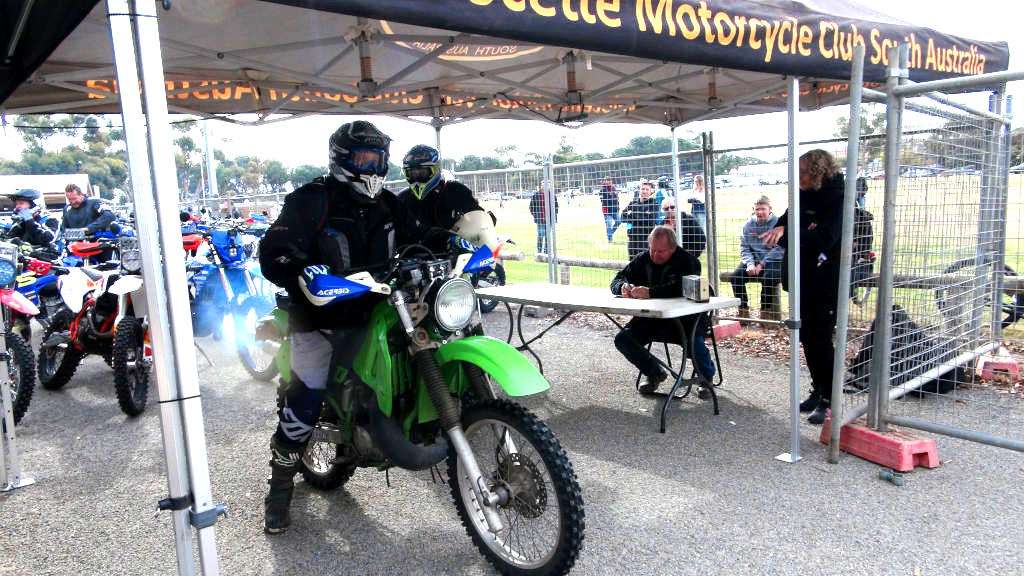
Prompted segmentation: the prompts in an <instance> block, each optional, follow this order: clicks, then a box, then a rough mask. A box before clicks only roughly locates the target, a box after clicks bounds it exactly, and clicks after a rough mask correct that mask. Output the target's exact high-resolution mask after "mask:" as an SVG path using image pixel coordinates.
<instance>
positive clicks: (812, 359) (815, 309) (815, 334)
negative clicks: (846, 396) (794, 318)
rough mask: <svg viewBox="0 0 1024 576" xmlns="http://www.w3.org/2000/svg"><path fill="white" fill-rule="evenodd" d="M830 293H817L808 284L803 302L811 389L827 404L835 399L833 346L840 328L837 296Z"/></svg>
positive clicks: (802, 330)
mask: <svg viewBox="0 0 1024 576" xmlns="http://www.w3.org/2000/svg"><path fill="white" fill-rule="evenodd" d="M823 292H825V293H823ZM827 292H830V291H829V290H821V291H817V292H816V291H815V287H814V286H813V285H805V286H804V289H803V293H802V294H801V296H802V297H803V299H802V300H801V302H800V304H801V305H800V323H801V325H800V343H801V344H803V347H804V357H805V358H806V359H807V369H808V371H810V373H811V387H812V388H813V389H814V391H815V392H817V393H818V395H819V396H821V397H822V398H823V399H824V400H825V401H826V402H828V401H829V400H830V399H831V398H832V362H833V361H834V359H835V355H836V349H835V345H834V344H833V343H832V338H833V334H834V333H835V329H836V311H835V308H836V294H835V293H834V292H833V293H827Z"/></svg>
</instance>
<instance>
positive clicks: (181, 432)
mask: <svg viewBox="0 0 1024 576" xmlns="http://www.w3.org/2000/svg"><path fill="white" fill-rule="evenodd" d="M132 8H134V9H136V10H137V12H135V13H133V11H132ZM107 12H108V14H109V16H108V17H109V19H110V32H111V41H112V44H113V47H114V59H115V64H116V67H117V76H118V83H119V85H120V87H121V102H122V104H121V105H122V118H123V121H124V126H125V141H126V144H127V150H128V154H129V160H130V169H131V178H132V193H133V195H134V198H133V200H134V203H135V211H136V218H137V222H138V234H139V239H140V243H139V244H140V250H141V253H142V263H143V280H144V282H145V292H146V303H147V308H148V311H149V318H148V322H149V334H150V338H151V340H152V342H153V349H154V354H153V361H154V365H153V367H154V374H155V376H156V383H157V393H158V397H159V399H160V419H161V426H162V429H163V437H164V452H165V455H166V459H167V477H168V489H169V491H170V497H171V498H170V501H169V503H170V504H171V505H172V506H171V507H172V509H174V512H173V519H174V520H173V523H174V533H175V548H176V551H177V559H178V573H179V574H181V575H189V574H194V573H195V566H194V560H193V551H192V534H191V533H190V531H189V528H188V525H189V524H192V525H193V526H196V528H197V529H198V539H197V540H198V543H199V558H200V562H201V566H202V570H203V573H204V574H206V575H216V574H219V568H218V564H217V551H216V542H215V540H214V532H213V522H215V521H216V517H217V515H218V513H219V512H220V511H221V508H220V507H219V506H218V505H215V504H214V503H213V501H212V495H211V492H210V478H209V472H208V469H207V463H206V439H205V433H204V431H203V424H202V407H201V404H200V401H199V389H198V374H197V372H196V360H195V351H194V349H193V347H192V346H193V342H192V324H191V315H190V312H189V304H188V297H187V293H186V291H185V286H186V282H185V270H184V266H183V265H182V264H183V262H184V250H183V249H182V247H181V236H180V229H179V226H178V224H179V221H178V214H177V212H178V210H177V197H178V192H177V179H176V177H175V169H174V160H173V158H174V157H173V155H172V152H171V151H172V148H171V134H170V130H169V127H168V118H167V101H166V96H165V93H164V77H163V65H162V62H161V60H160V40H159V33H158V30H157V21H156V7H155V4H154V3H153V2H152V1H150V0H142V1H141V2H133V3H131V4H129V2H128V0H107ZM133 20H134V24H135V28H134V30H133V28H132V24H133ZM136 46H138V51H139V52H138V54H137V55H136V52H135V47H136ZM137 65H138V67H139V68H140V69H141V72H142V84H143V89H144V92H145V104H146V111H147V116H146V117H145V118H144V117H143V114H142V102H141V99H140V96H139V90H138V88H137V87H138V86H139V82H138V81H139V77H138V72H137V70H136V66H137ZM147 136H148V141H147ZM154 185H155V187H154ZM165 502H167V501H165ZM190 508H191V509H190Z"/></svg>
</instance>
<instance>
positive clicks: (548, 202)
mask: <svg viewBox="0 0 1024 576" xmlns="http://www.w3.org/2000/svg"><path fill="white" fill-rule="evenodd" d="M557 202H558V199H557V198H555V167H554V164H553V163H552V159H551V156H548V158H547V160H546V161H545V162H544V223H545V224H546V225H545V227H544V230H545V236H546V238H545V242H546V244H547V257H548V282H550V283H552V284H558V250H557V249H556V248H555V226H557V225H558V222H557V217H556V216H555V212H556V210H555V206H556V203H557Z"/></svg>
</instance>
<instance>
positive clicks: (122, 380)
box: [111, 316, 150, 416]
mask: <svg viewBox="0 0 1024 576" xmlns="http://www.w3.org/2000/svg"><path fill="white" fill-rule="evenodd" d="M143 332H144V330H143V327H142V322H140V321H139V319H138V318H134V317H132V316H127V317H125V318H124V319H122V320H121V321H120V322H119V323H118V324H117V336H115V337H114V348H113V353H112V354H111V366H112V367H113V368H114V391H115V392H116V393H117V404H118V405H119V406H120V407H121V411H122V412H124V413H125V414H127V415H129V416H138V415H139V414H142V413H143V412H144V411H145V410H146V398H147V397H148V396H149V372H150V370H149V363H148V362H147V361H146V358H145V348H144V347H145V344H144V342H143V336H144V334H143Z"/></svg>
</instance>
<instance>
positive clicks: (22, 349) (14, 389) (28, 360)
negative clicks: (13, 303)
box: [0, 332, 36, 424]
mask: <svg viewBox="0 0 1024 576" xmlns="http://www.w3.org/2000/svg"><path fill="white" fill-rule="evenodd" d="M6 341H7V352H9V353H10V355H11V358H10V360H8V361H7V376H8V378H9V380H8V381H9V382H11V384H12V386H11V405H12V406H13V409H14V423H15V424H17V423H18V422H21V418H22V417H23V416H24V415H25V412H27V411H28V405H29V402H31V401H32V392H33V391H35V387H36V367H35V362H34V361H33V360H34V355H33V354H32V348H31V347H30V346H29V345H28V343H27V342H25V340H24V339H23V338H22V337H21V336H18V335H17V334H15V333H13V332H8V333H7V338H6ZM0 416H2V415H0Z"/></svg>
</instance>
